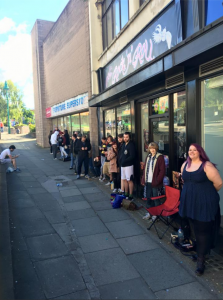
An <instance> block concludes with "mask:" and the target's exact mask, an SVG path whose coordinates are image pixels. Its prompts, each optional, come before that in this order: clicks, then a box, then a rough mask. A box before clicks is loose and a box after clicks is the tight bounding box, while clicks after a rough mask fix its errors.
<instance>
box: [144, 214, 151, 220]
mask: <svg viewBox="0 0 223 300" xmlns="http://www.w3.org/2000/svg"><path fill="white" fill-rule="evenodd" d="M150 217H151V215H150V213H147V214H146V215H145V216H144V217H143V220H149V218H150Z"/></svg>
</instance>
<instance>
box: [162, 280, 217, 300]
mask: <svg viewBox="0 0 223 300" xmlns="http://www.w3.org/2000/svg"><path fill="white" fill-rule="evenodd" d="M156 296H157V297H158V299H216V297H215V296H214V295H212V294H211V293H209V292H208V291H207V290H206V289H205V288H204V287H203V286H202V285H201V284H200V283H199V282H192V283H188V284H184V285H181V286H177V287H175V288H171V289H167V290H163V291H160V292H157V293H156Z"/></svg>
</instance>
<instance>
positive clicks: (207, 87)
mask: <svg viewBox="0 0 223 300" xmlns="http://www.w3.org/2000/svg"><path fill="white" fill-rule="evenodd" d="M201 95H202V103H201V107H202V119H201V120H202V126H201V127H202V146H203V147H204V149H205V151H206V152H207V155H208V157H209V158H210V160H211V161H212V162H213V163H215V164H217V168H218V170H219V172H220V175H221V177H222V178H223V160H222V153H223V75H222V76H218V77H215V78H211V79H207V80H204V81H203V82H202V84H201ZM219 194H220V199H221V209H223V189H221V190H220V191H219Z"/></svg>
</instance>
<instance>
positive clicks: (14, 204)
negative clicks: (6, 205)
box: [11, 198, 35, 208]
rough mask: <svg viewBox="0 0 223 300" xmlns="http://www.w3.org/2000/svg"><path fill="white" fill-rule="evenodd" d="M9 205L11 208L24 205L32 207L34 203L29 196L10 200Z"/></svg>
mask: <svg viewBox="0 0 223 300" xmlns="http://www.w3.org/2000/svg"><path fill="white" fill-rule="evenodd" d="M11 206H12V207H13V208H24V207H34V206H35V203H34V201H33V200H32V199H31V198H29V199H28V198H27V199H15V200H13V201H11Z"/></svg>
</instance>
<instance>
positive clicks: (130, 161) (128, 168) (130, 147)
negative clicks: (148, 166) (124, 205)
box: [121, 132, 136, 200]
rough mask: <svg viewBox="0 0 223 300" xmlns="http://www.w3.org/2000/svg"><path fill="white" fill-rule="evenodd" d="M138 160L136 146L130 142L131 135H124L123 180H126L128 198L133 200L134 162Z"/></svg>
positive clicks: (126, 133) (122, 152)
mask: <svg viewBox="0 0 223 300" xmlns="http://www.w3.org/2000/svg"><path fill="white" fill-rule="evenodd" d="M135 158H136V151H135V145H134V143H133V142H132V141H131V140H130V133H129V132H125V133H124V144H123V145H122V150H121V179H122V180H124V189H125V190H124V192H125V196H126V198H128V199H129V200H132V199H133V189H134V183H133V180H134V162H135Z"/></svg>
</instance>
